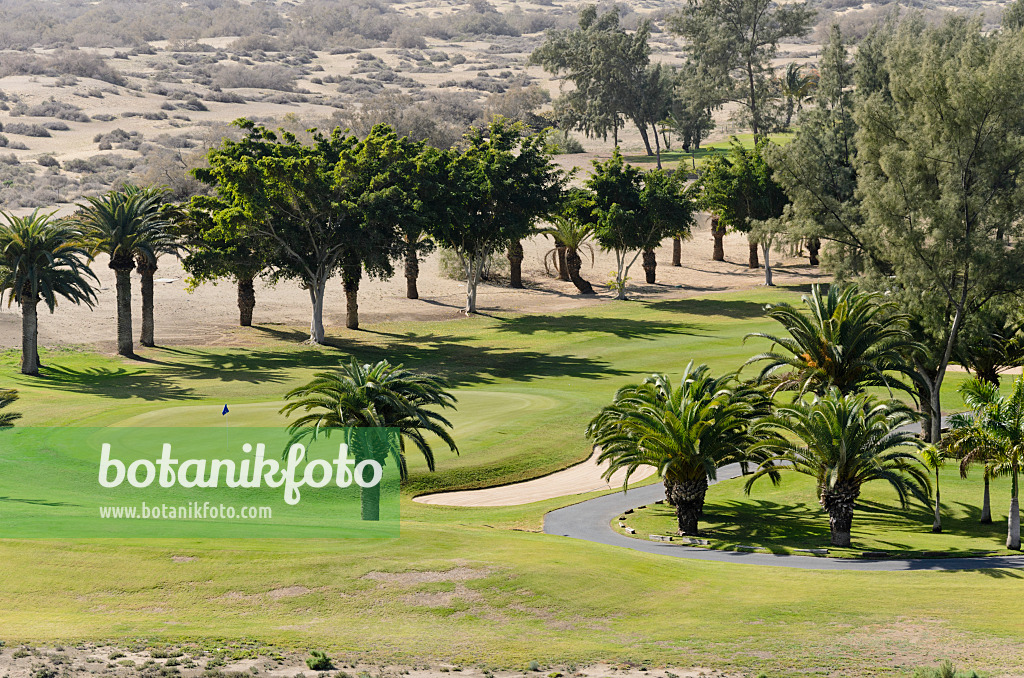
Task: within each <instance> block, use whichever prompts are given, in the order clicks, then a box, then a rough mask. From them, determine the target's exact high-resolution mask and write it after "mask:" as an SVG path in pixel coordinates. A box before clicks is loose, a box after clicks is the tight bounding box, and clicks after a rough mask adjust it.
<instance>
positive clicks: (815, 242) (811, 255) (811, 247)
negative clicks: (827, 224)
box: [807, 238, 821, 266]
mask: <svg viewBox="0 0 1024 678" xmlns="http://www.w3.org/2000/svg"><path fill="white" fill-rule="evenodd" d="M820 251H821V240H819V239H818V238H808V240H807V259H808V261H809V262H810V264H811V266H817V265H818V252H820Z"/></svg>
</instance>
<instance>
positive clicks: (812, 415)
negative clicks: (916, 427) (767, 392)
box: [745, 389, 930, 547]
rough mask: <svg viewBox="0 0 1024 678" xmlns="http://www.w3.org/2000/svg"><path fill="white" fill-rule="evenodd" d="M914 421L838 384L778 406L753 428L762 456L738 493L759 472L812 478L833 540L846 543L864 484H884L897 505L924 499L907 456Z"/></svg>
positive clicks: (922, 481)
mask: <svg viewBox="0 0 1024 678" xmlns="http://www.w3.org/2000/svg"><path fill="white" fill-rule="evenodd" d="M914 418H915V415H914V413H913V412H912V411H911V410H910V409H908V408H907V407H906V406H905V405H903V404H902V403H900V402H898V401H894V400H893V401H886V402H879V401H877V400H875V399H874V398H872V397H871V396H869V395H866V394H862V393H849V394H843V393H841V392H840V391H839V390H838V389H830V390H829V391H827V392H826V393H825V394H824V395H821V396H817V395H815V396H813V397H812V398H810V399H804V398H801V399H797V400H796V401H795V402H793V403H792V404H789V405H782V406H779V407H777V409H776V411H775V413H774V414H772V415H770V416H768V417H764V418H762V419H761V420H760V422H759V424H758V426H757V431H756V432H755V436H757V437H759V438H760V439H759V440H758V442H757V443H756V444H755V450H756V451H758V452H760V453H762V454H764V455H765V459H764V460H763V461H762V462H761V463H760V464H759V465H758V467H757V468H756V469H755V470H754V473H753V474H752V475H751V476H750V478H749V479H748V480H747V483H746V486H745V490H746V492H747V493H749V492H750V490H751V488H752V487H753V485H754V484H755V483H756V482H757V481H758V480H760V479H761V478H763V477H765V476H768V477H769V478H770V479H771V481H772V482H773V483H774V484H776V485H777V484H778V483H779V481H780V479H781V474H782V473H784V472H785V473H790V472H796V473H803V474H805V475H809V476H811V477H812V478H814V479H815V481H816V484H817V493H818V502H819V503H820V504H821V507H822V508H823V509H825V511H826V512H827V513H828V515H829V529H830V532H831V535H832V540H831V541H832V545H833V546H841V547H849V546H850V531H851V526H852V524H853V511H854V505H855V503H856V501H857V497H859V496H860V491H861V487H862V486H863V485H864V483H868V482H872V481H878V480H881V481H885V482H887V483H888V484H889V485H890V486H891V487H892V489H893V490H895V491H896V496H897V497H898V498H899V500H900V503H901V504H902V505H903V506H906V505H907V503H908V499H909V498H910V497H916V498H918V499H920V500H921V501H922V502H927V501H928V495H929V494H930V487H929V482H928V473H927V470H926V469H925V468H924V466H923V465H922V464H921V462H920V460H919V459H918V458H917V456H916V455H915V454H914V453H913V450H914V449H916V448H919V447H920V446H921V445H922V443H921V442H920V440H918V438H917V436H916V435H915V434H914V433H913V432H911V431H909V430H907V429H906V428H905V427H906V426H907V425H908V424H909V423H910V422H912V421H913V420H914Z"/></svg>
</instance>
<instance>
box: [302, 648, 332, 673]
mask: <svg viewBox="0 0 1024 678" xmlns="http://www.w3.org/2000/svg"><path fill="white" fill-rule="evenodd" d="M306 666H308V667H309V668H311V669H312V670H314V671H330V670H331V669H333V668H334V662H332V661H331V658H330V657H328V656H327V655H326V654H325V653H324V652H322V651H320V650H313V651H311V652H310V653H309V656H308V657H306Z"/></svg>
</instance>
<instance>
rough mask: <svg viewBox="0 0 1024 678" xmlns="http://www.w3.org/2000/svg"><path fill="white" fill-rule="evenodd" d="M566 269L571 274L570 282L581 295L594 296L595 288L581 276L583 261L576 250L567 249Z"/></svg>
mask: <svg viewBox="0 0 1024 678" xmlns="http://www.w3.org/2000/svg"><path fill="white" fill-rule="evenodd" d="M565 267H566V269H567V270H568V273H569V280H571V281H572V284H573V285H575V286H576V289H578V290H579V291H580V293H581V294H594V286H593V285H591V284H590V283H589V282H588V281H586V280H584V279H583V277H582V276H580V269H581V268H582V267H583V260H582V259H580V253H579V252H577V251H576V250H570V249H567V250H566V253H565Z"/></svg>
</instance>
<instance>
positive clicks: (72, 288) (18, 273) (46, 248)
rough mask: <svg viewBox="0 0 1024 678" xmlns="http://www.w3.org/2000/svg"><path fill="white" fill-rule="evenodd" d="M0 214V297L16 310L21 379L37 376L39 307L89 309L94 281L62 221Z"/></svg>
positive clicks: (75, 234) (76, 237) (73, 233)
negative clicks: (67, 303)
mask: <svg viewBox="0 0 1024 678" xmlns="http://www.w3.org/2000/svg"><path fill="white" fill-rule="evenodd" d="M0 214H2V215H3V218H4V221H5V222H6V223H5V224H3V225H0V294H6V295H7V303H8V305H10V304H12V303H14V304H18V306H20V307H21V373H22V374H28V375H32V376H38V375H39V367H40V365H39V346H38V342H39V317H38V310H37V307H38V306H39V302H40V301H41V302H43V303H44V304H46V307H47V308H48V309H50V313H53V311H54V309H56V308H57V301H58V299H61V298H63V299H67V300H68V301H70V302H71V303H73V304H81V303H84V304H86V305H88V306H92V305H93V303H94V301H95V299H96V293H95V292H94V290H93V287H92V282H93V281H96V276H95V275H94V274H93V272H92V271H91V270H90V269H89V266H88V265H87V264H86V263H85V262H86V259H87V258H88V256H89V254H88V252H87V251H86V250H85V249H84V248H83V247H82V246H81V235H82V234H81V233H80V232H79V231H78V230H77V229H75V228H73V227H72V226H71V225H70V224H68V223H67V222H66V221H55V220H53V218H52V217H53V215H52V214H43V213H40V212H39V210H35V211H34V212H32V214H31V215H29V216H24V217H16V216H14V215H12V214H9V213H7V212H2V213H0ZM4 393H7V394H8V395H9V394H10V393H11V392H9V391H5V392H4ZM6 404H9V402H5V403H4V405H3V406H6ZM8 416H9V415H8ZM2 421H3V416H2V415H0V422H2Z"/></svg>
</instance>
